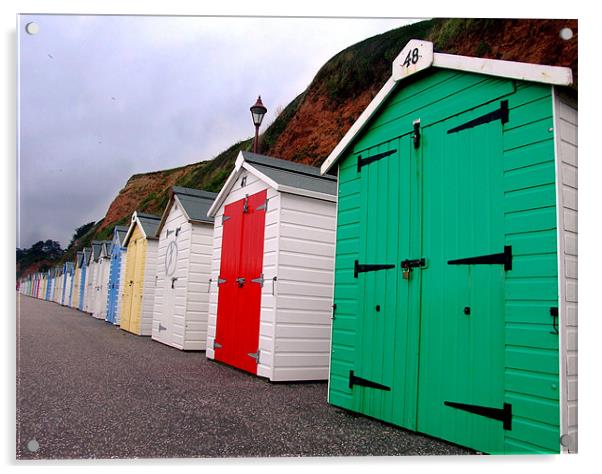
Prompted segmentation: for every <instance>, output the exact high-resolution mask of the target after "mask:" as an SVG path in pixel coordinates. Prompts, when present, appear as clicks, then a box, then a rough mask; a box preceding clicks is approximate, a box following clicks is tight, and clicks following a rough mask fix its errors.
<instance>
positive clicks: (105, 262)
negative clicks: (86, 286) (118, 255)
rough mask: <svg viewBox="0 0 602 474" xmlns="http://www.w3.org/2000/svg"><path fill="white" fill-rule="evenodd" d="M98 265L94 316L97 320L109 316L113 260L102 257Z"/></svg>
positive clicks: (102, 253)
mask: <svg viewBox="0 0 602 474" xmlns="http://www.w3.org/2000/svg"><path fill="white" fill-rule="evenodd" d="M101 255H104V252H101ZM96 265H97V266H98V268H97V278H96V285H95V293H96V296H95V300H94V310H93V313H92V316H94V317H95V318H97V319H105V316H106V315H107V298H108V287H109V265H111V260H110V258H107V257H105V256H101V257H100V258H99V259H98V262H97V264H96Z"/></svg>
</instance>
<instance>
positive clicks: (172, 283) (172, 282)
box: [171, 277, 177, 288]
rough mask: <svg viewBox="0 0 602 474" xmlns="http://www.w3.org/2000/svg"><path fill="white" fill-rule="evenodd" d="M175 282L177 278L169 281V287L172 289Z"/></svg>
mask: <svg viewBox="0 0 602 474" xmlns="http://www.w3.org/2000/svg"><path fill="white" fill-rule="evenodd" d="M176 280H177V278H175V277H174V278H172V279H171V287H172V288H173V287H174V286H173V285H174V283H175V282H176Z"/></svg>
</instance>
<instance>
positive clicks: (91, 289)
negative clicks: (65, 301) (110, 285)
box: [84, 250, 97, 313]
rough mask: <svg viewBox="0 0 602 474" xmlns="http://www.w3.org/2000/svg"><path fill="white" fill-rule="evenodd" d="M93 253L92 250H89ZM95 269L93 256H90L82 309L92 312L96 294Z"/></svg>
mask: <svg viewBox="0 0 602 474" xmlns="http://www.w3.org/2000/svg"><path fill="white" fill-rule="evenodd" d="M91 252H92V253H94V251H93V250H91ZM96 270H97V265H96V262H95V261H94V260H93V258H90V264H89V265H88V268H87V269H86V293H85V295H84V311H85V312H86V313H92V308H93V305H94V297H95V296H96Z"/></svg>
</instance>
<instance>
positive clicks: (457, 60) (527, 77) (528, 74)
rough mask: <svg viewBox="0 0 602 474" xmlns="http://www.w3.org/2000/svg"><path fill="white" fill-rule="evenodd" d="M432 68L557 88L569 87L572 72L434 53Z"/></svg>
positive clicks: (561, 68)
mask: <svg viewBox="0 0 602 474" xmlns="http://www.w3.org/2000/svg"><path fill="white" fill-rule="evenodd" d="M433 66H434V67H440V68H442V69H454V70H457V71H466V72H476V73H478V74H486V75H488V76H497V77H505V78H507V79H519V80H521V81H530V82H541V83H543V84H552V85H557V86H569V85H571V84H572V83H573V72H572V71H571V69H570V68H568V67H560V66H544V65H541V64H531V63H520V62H517V61H503V60H500V59H483V58H473V57H469V56H457V55H455V54H443V53H435V57H434V59H433Z"/></svg>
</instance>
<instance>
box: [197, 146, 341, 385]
mask: <svg viewBox="0 0 602 474" xmlns="http://www.w3.org/2000/svg"><path fill="white" fill-rule="evenodd" d="M336 190H337V181H336V178H335V177H334V176H330V175H325V176H321V175H320V171H319V169H318V168H314V167H311V166H306V165H301V164H297V163H293V162H290V161H284V160H280V159H276V158H271V157H267V156H263V155H257V154H254V153H248V152H240V154H239V155H238V157H237V160H236V164H235V167H234V170H233V171H232V173H231V174H230V176H229V177H228V179H227V181H226V183H225V184H224V187H223V188H222V190H221V191H220V193H219V194H218V196H217V198H216V200H215V202H214V203H213V205H212V206H211V208H210V209H209V212H208V215H209V216H210V217H214V218H215V225H214V237H213V261H212V271H211V285H210V293H209V296H210V298H209V302H210V303H209V324H208V332H207V352H206V354H207V357H208V358H210V359H215V360H218V361H221V362H224V363H226V364H229V365H232V366H234V367H237V368H239V369H242V370H245V371H248V372H251V373H253V374H257V375H259V376H262V377H266V378H268V379H270V380H272V381H286V380H323V379H326V378H328V362H329V349H330V330H331V315H332V291H333V278H334V274H333V269H334V256H335V229H336V222H335V215H336Z"/></svg>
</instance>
